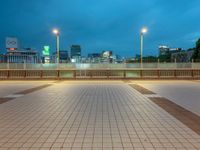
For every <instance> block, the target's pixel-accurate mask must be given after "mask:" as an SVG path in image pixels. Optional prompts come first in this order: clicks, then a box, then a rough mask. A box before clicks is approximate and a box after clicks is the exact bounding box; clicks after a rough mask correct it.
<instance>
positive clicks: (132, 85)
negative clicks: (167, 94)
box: [129, 84, 156, 95]
mask: <svg viewBox="0 0 200 150" xmlns="http://www.w3.org/2000/svg"><path fill="white" fill-rule="evenodd" d="M129 86H131V87H132V88H133V89H135V90H136V91H138V92H140V93H141V94H143V95H153V94H156V93H154V92H152V91H150V90H148V89H146V88H144V87H142V86H140V85H138V84H129Z"/></svg>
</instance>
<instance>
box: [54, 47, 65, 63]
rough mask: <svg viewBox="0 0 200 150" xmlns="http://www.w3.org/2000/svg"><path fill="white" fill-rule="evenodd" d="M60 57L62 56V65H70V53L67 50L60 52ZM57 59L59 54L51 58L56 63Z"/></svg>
mask: <svg viewBox="0 0 200 150" xmlns="http://www.w3.org/2000/svg"><path fill="white" fill-rule="evenodd" d="M59 56H60V59H59V60H60V63H68V62H69V53H68V51H66V50H60V51H59ZM56 59H57V52H54V53H53V55H52V57H51V62H52V63H56V61H57V60H56Z"/></svg>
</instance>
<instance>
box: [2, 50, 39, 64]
mask: <svg viewBox="0 0 200 150" xmlns="http://www.w3.org/2000/svg"><path fill="white" fill-rule="evenodd" d="M4 61H6V62H7V63H8V62H9V63H39V62H40V57H39V53H38V52H37V51H34V50H14V51H8V52H7V53H6V54H5V55H4Z"/></svg>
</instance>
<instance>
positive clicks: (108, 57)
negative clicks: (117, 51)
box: [102, 51, 113, 63]
mask: <svg viewBox="0 0 200 150" xmlns="http://www.w3.org/2000/svg"><path fill="white" fill-rule="evenodd" d="M112 55H113V52H112V51H103V52H102V62H107V63H112V61H113V59H112Z"/></svg>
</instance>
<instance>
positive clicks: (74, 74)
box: [73, 70, 76, 79]
mask: <svg viewBox="0 0 200 150" xmlns="http://www.w3.org/2000/svg"><path fill="white" fill-rule="evenodd" d="M73 76H74V79H76V70H74V71H73Z"/></svg>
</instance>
